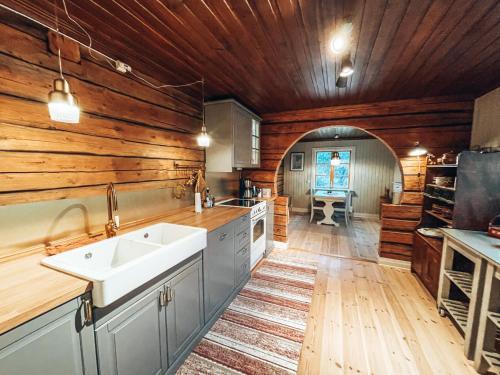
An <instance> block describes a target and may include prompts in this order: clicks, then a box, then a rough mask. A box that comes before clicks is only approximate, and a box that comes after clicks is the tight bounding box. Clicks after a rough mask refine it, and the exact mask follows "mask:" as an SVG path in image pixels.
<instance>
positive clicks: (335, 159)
mask: <svg viewBox="0 0 500 375" xmlns="http://www.w3.org/2000/svg"><path fill="white" fill-rule="evenodd" d="M330 164H331V165H333V166H335V167H336V166H338V165H340V155H339V153H338V152H337V151H334V152H333V155H332V158H331V160H330Z"/></svg>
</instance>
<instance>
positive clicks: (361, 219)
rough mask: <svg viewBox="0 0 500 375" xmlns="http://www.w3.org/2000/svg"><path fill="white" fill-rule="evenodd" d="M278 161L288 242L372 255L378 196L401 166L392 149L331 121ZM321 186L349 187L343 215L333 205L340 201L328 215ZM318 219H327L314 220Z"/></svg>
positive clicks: (295, 246) (314, 248)
mask: <svg viewBox="0 0 500 375" xmlns="http://www.w3.org/2000/svg"><path fill="white" fill-rule="evenodd" d="M334 153H339V155H340V158H341V160H340V161H339V164H338V165H337V166H334V165H332V164H331V159H332V155H334ZM295 160H298V162H296V164H298V165H294V161H295ZM282 163H283V164H284V167H283V166H282V168H281V169H280V172H279V174H278V181H277V189H278V190H279V189H280V187H281V186H283V187H284V189H283V190H284V195H285V196H287V197H288V199H289V209H290V221H289V225H288V230H287V233H288V244H289V247H291V248H293V249H298V250H303V251H307V252H316V253H321V254H326V255H334V256H343V257H349V258H362V259H365V260H372V261H376V260H377V259H378V243H379V234H380V220H379V213H380V202H381V197H384V196H385V195H386V191H387V192H391V193H392V190H393V182H398V183H400V182H401V166H400V163H399V160H398V159H397V158H396V156H395V155H394V152H393V151H392V150H391V149H390V148H388V147H387V145H386V144H385V143H383V142H381V141H380V140H379V139H378V138H377V137H375V136H373V135H371V134H369V133H367V132H366V131H363V130H361V129H359V128H355V127H344V126H332V127H323V128H321V129H318V130H314V131H312V132H308V133H307V134H305V135H304V136H303V137H301V138H300V139H298V140H297V142H295V143H294V144H293V145H292V146H291V147H290V148H289V149H288V150H287V152H286V154H285V157H284V159H282ZM326 191H330V192H332V191H334V192H339V193H342V192H349V203H350V204H349V215H348V218H349V220H347V219H348V218H347V217H346V215H345V209H343V207H339V205H340V206H343V205H344V204H345V202H342V203H341V202H337V203H334V206H335V207H336V209H340V210H338V211H337V210H336V211H335V214H334V215H333V218H332V215H331V213H329V214H328V213H327V212H326V211H327V210H325V208H326V209H328V208H331V206H332V204H331V203H329V204H326V202H325V201H323V200H322V199H321V198H320V197H318V193H319V194H321V193H322V192H326ZM279 192H280V191H279ZM280 193H281V192H280ZM280 195H281V194H280ZM382 199H384V198H382ZM383 201H384V202H390V201H391V198H390V197H389V196H388V197H387V199H384V200H383ZM312 206H314V207H315V209H314V210H313V209H312ZM321 207H323V209H322V208H321ZM330 218H331V219H330ZM321 223H323V224H327V225H316V224H321Z"/></svg>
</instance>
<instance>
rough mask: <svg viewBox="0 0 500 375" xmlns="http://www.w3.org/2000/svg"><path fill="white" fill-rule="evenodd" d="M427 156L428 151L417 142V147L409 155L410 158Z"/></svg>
mask: <svg viewBox="0 0 500 375" xmlns="http://www.w3.org/2000/svg"><path fill="white" fill-rule="evenodd" d="M425 154H427V149H426V148H424V147H422V146H420V143H419V142H415V147H414V148H412V149H411V150H410V152H409V153H408V155H410V156H422V155H425Z"/></svg>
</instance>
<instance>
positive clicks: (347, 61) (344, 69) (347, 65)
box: [339, 55, 354, 77]
mask: <svg viewBox="0 0 500 375" xmlns="http://www.w3.org/2000/svg"><path fill="white" fill-rule="evenodd" d="M352 73H354V67H353V66H352V61H351V58H350V57H349V56H347V55H346V56H344V57H343V58H342V65H341V66H340V74H339V76H340V77H349V76H350V75H352Z"/></svg>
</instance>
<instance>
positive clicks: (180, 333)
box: [166, 261, 204, 364]
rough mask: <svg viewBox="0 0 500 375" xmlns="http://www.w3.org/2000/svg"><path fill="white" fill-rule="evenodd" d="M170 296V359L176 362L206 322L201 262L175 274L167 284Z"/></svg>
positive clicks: (168, 332) (168, 336)
mask: <svg viewBox="0 0 500 375" xmlns="http://www.w3.org/2000/svg"><path fill="white" fill-rule="evenodd" d="M166 295H167V296H168V298H169V301H168V304H167V309H166V311H167V342H168V362H169V363H170V364H172V363H173V362H174V361H175V360H176V359H177V358H178V356H179V355H180V354H181V353H182V352H183V351H184V350H185V349H186V348H187V346H189V344H191V341H192V340H193V338H194V337H195V336H196V335H197V334H198V332H200V330H201V328H202V327H203V324H204V318H203V272H202V264H201V261H199V262H197V263H194V264H193V265H191V266H190V267H188V268H187V269H185V270H183V271H182V272H181V273H179V274H178V275H176V276H174V277H173V278H172V279H171V280H170V281H169V282H168V283H167V285H166Z"/></svg>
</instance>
